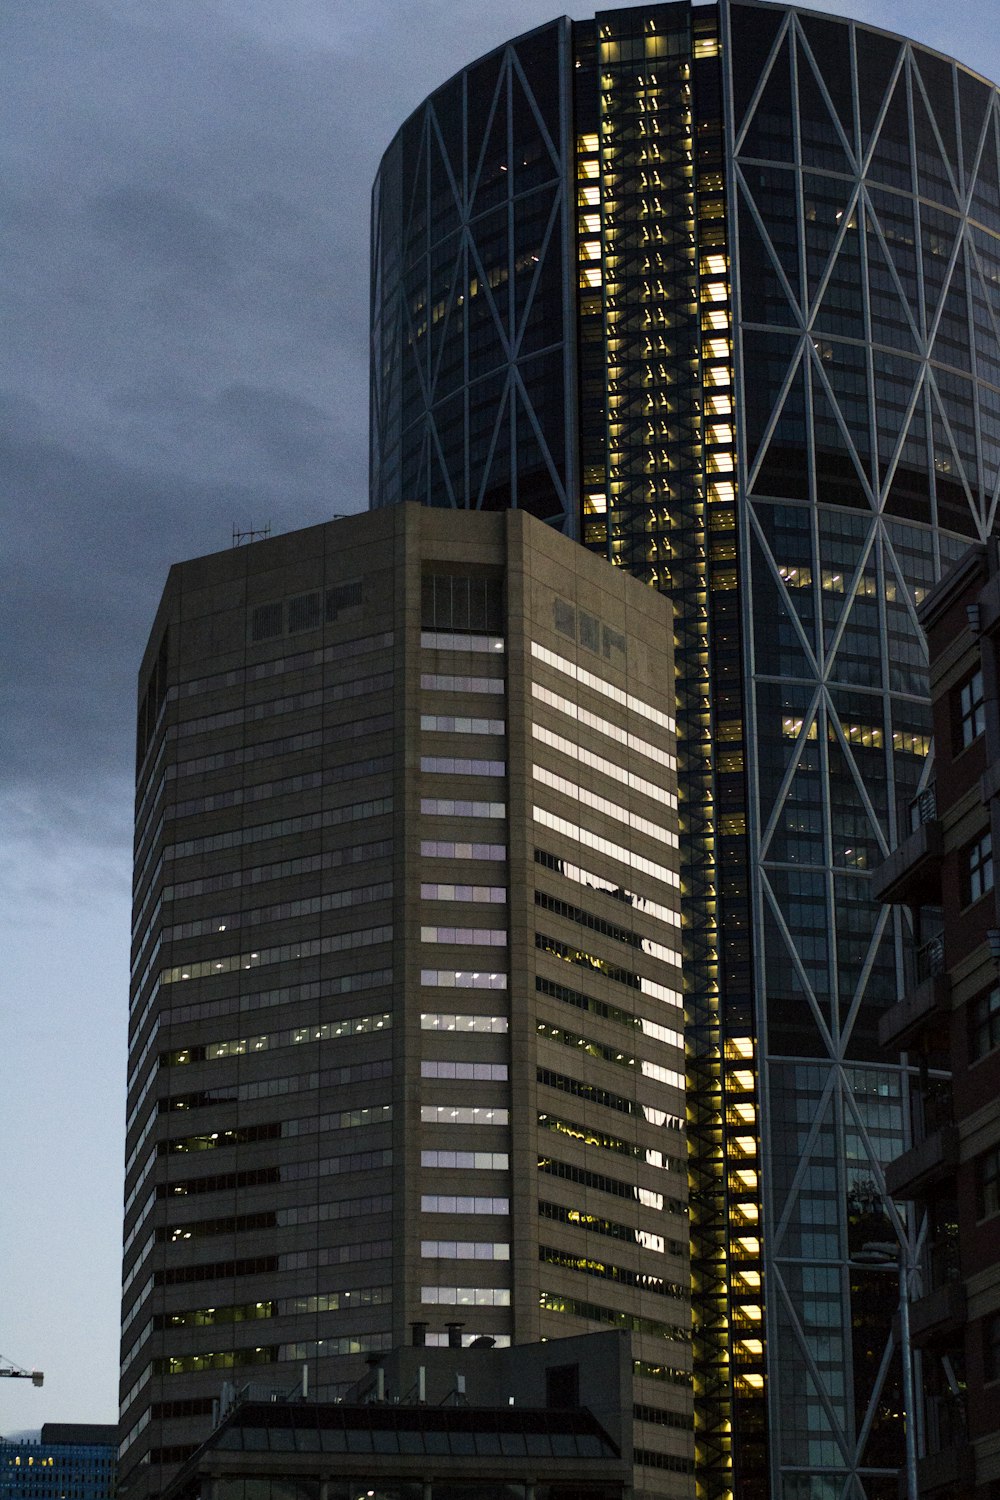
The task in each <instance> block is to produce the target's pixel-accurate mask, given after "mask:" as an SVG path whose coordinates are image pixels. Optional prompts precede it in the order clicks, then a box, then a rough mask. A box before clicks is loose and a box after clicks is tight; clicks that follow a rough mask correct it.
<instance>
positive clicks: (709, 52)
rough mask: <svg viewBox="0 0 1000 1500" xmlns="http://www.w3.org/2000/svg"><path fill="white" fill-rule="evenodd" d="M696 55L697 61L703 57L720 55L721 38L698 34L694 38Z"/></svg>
mask: <svg viewBox="0 0 1000 1500" xmlns="http://www.w3.org/2000/svg"><path fill="white" fill-rule="evenodd" d="M694 55H695V60H696V61H697V60H698V59H699V58H702V57H718V55H719V39H718V37H715V36H696V37H695V39H694Z"/></svg>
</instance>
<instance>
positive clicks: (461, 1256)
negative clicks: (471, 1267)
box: [420, 1240, 510, 1260]
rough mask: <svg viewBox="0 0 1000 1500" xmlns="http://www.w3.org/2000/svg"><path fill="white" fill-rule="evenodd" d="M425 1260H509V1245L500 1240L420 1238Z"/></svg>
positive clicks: (422, 1255) (421, 1250) (422, 1254)
mask: <svg viewBox="0 0 1000 1500" xmlns="http://www.w3.org/2000/svg"><path fill="white" fill-rule="evenodd" d="M420 1254H421V1257H422V1258H423V1259H425V1260H510V1245H509V1244H507V1243H506V1242H505V1241H502V1240H421V1241H420Z"/></svg>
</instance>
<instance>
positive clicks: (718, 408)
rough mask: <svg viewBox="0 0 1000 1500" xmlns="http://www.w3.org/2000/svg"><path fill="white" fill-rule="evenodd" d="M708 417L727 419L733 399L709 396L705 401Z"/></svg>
mask: <svg viewBox="0 0 1000 1500" xmlns="http://www.w3.org/2000/svg"><path fill="white" fill-rule="evenodd" d="M706 404H707V406H708V411H709V415H710V416H713V417H728V416H729V415H730V414H731V412H732V409H733V398H732V397H731V396H715V395H712V396H709V398H708V401H707V403H706Z"/></svg>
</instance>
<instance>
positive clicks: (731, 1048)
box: [726, 1036, 753, 1057]
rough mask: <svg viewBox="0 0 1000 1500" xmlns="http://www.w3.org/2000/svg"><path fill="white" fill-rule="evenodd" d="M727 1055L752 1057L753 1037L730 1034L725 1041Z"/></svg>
mask: <svg viewBox="0 0 1000 1500" xmlns="http://www.w3.org/2000/svg"><path fill="white" fill-rule="evenodd" d="M726 1056H727V1057H753V1038H752V1037H749V1036H731V1037H730V1038H729V1040H728V1041H727V1042H726Z"/></svg>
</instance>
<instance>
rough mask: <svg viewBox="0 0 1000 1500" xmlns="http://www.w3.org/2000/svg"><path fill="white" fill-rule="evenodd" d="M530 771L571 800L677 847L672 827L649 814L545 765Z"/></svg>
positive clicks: (544, 783) (541, 781) (675, 835)
mask: <svg viewBox="0 0 1000 1500" xmlns="http://www.w3.org/2000/svg"><path fill="white" fill-rule="evenodd" d="M531 774H532V776H533V777H534V779H535V780H536V781H538V782H540V783H541V784H542V786H547V787H551V788H552V790H553V791H555V792H561V793H562V795H563V796H564V797H569V798H570V799H571V800H572V801H573V802H577V803H582V804H583V806H584V807H592V808H593V809H594V810H595V812H600V813H603V814H604V816H605V817H607V818H613V819H614V821H615V822H616V823H622V824H624V825H625V827H626V828H632V829H634V830H635V832H636V833H643V834H645V835H646V837H647V838H651V839H656V841H657V842H658V843H660V844H667V845H669V846H670V848H672V849H676V848H677V847H678V838H677V834H676V833H675V831H674V830H673V829H672V828H664V827H662V826H661V824H659V823H654V822H653V821H652V819H650V818H643V817H641V816H640V815H639V813H634V812H630V811H629V809H628V808H627V807H622V806H621V805H620V803H617V802H612V801H611V800H610V798H608V797H601V796H599V795H598V794H597V793H596V792H591V791H588V789H587V788H586V787H583V786H579V785H578V784H577V783H576V782H575V781H569V780H568V779H567V778H566V777H565V776H557V775H556V774H555V772H554V771H549V770H546V768H545V767H544V766H538V765H533V766H532V767H531Z"/></svg>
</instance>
